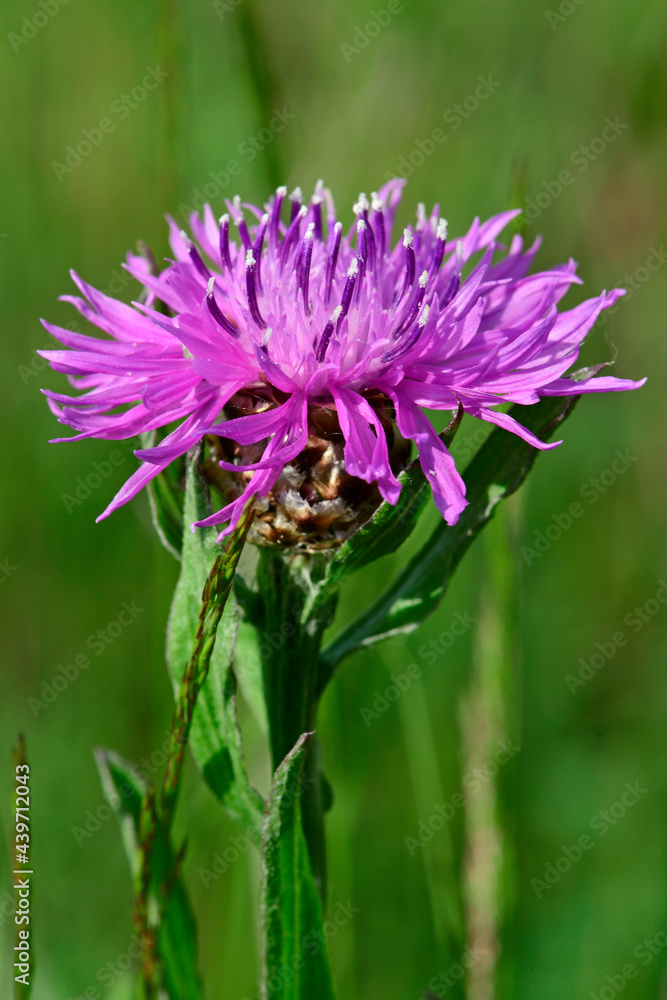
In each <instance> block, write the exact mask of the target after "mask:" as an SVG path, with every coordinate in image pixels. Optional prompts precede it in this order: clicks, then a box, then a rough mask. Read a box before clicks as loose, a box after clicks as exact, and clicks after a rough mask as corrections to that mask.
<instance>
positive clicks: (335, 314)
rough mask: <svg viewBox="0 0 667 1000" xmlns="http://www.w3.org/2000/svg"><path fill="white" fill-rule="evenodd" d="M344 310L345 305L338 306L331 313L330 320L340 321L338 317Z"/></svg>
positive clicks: (331, 321)
mask: <svg viewBox="0 0 667 1000" xmlns="http://www.w3.org/2000/svg"><path fill="white" fill-rule="evenodd" d="M342 311H343V307H342V306H336V308H335V309H334V311H333V312H332V313H331V316H329V322H330V323H337V322H338V317H339V316H340V314H341V313H342Z"/></svg>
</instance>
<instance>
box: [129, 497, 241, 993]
mask: <svg viewBox="0 0 667 1000" xmlns="http://www.w3.org/2000/svg"><path fill="white" fill-rule="evenodd" d="M253 517H254V509H253V503H252V501H251V502H250V504H249V505H248V507H247V509H246V511H245V512H244V514H243V515H242V517H241V520H240V521H239V525H238V527H237V529H236V531H235V532H234V534H233V535H231V537H230V539H229V541H228V542H227V546H226V548H225V550H224V552H222V553H221V554H220V555H218V556H217V557H216V559H215V562H214V563H213V567H212V569H211V572H210V573H209V576H208V579H207V580H206V583H205V585H204V590H203V593H202V606H201V610H200V612H199V622H198V625H197V632H196V636H195V643H194V649H193V651H192V656H191V657H190V659H189V661H188V662H187V663H186V665H185V669H184V671H183V678H182V680H181V685H180V688H179V692H178V697H177V699H176V705H175V707H174V716H173V722H172V728H171V739H170V751H171V752H170V755H169V758H168V760H167V766H166V769H165V773H164V776H163V779H162V784H161V787H160V792H159V794H156V791H155V789H153V788H151V789H149V791H148V792H147V793H146V796H145V799H144V801H143V803H142V806H141V818H140V826H139V848H138V853H139V857H138V866H137V875H136V880H135V900H134V923H135V927H136V928H137V934H138V935H139V938H140V940H141V942H142V963H141V989H142V1000H154V998H155V997H156V996H157V990H158V979H159V964H158V963H159V956H158V946H157V928H158V927H159V926H160V924H161V922H162V920H163V918H164V914H165V913H166V911H167V908H168V906H169V897H170V893H171V888H172V886H173V883H174V881H175V877H176V875H177V873H178V866H179V863H180V858H178V859H177V863H176V866H175V871H170V872H168V873H166V877H165V876H164V873H162V874H163V877H158V870H159V861H160V858H164V857H165V856H168V855H169V854H170V851H169V838H170V835H171V827H172V822H173V818H174V811H175V808H176V802H177V799H178V793H179V790H180V784H181V777H182V773H183V761H184V756H185V748H186V746H187V741H188V736H189V734H190V727H191V725H192V719H193V717H194V712H195V708H196V705H197V698H198V696H199V693H200V691H201V689H202V687H203V686H204V683H205V681H206V678H207V676H208V671H209V666H210V663H211V655H212V653H213V648H214V646H215V640H216V636H217V632H218V625H219V624H220V619H221V617H222V612H223V611H224V608H225V604H226V603H227V598H228V597H229V594H230V592H231V589H232V583H233V580H234V573H235V571H236V566H237V563H238V560H239V557H240V555H241V551H242V550H243V546H244V544H245V540H246V536H247V533H248V530H249V528H250V525H251V523H252V519H253ZM151 894H154V895H155V900H156V904H157V914H158V915H157V918H156V920H155V921H154V922H151V907H150V898H151Z"/></svg>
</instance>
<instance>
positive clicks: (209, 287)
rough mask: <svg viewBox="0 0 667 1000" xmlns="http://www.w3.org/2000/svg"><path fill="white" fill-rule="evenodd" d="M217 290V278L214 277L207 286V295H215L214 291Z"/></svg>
mask: <svg viewBox="0 0 667 1000" xmlns="http://www.w3.org/2000/svg"><path fill="white" fill-rule="evenodd" d="M214 288H215V278H214V277H213V275H211V277H210V278H209V279H208V285H207V286H206V294H207V295H213V289H214Z"/></svg>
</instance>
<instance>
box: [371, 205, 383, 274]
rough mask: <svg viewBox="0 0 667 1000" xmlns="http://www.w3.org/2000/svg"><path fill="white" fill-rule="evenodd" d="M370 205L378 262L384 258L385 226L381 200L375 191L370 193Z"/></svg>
mask: <svg viewBox="0 0 667 1000" xmlns="http://www.w3.org/2000/svg"><path fill="white" fill-rule="evenodd" d="M371 197H372V199H373V200H372V202H371V207H372V209H373V223H374V227H375V242H376V244H377V257H378V260H379V261H380V263H381V262H382V261H383V260H384V252H385V244H386V238H385V226H384V211H383V209H382V202H381V201H380V199H379V198H378V196H377V195H376V193H375V192H373V194H372V196H371Z"/></svg>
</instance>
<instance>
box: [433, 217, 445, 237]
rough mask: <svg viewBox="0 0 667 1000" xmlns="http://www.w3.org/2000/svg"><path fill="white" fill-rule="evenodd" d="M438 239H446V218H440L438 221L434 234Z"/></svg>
mask: <svg viewBox="0 0 667 1000" xmlns="http://www.w3.org/2000/svg"><path fill="white" fill-rule="evenodd" d="M435 235H436V236H437V237H438V239H439V240H443V241H444V240H446V239H447V219H440V220H439V221H438V228H437V230H436V234H435Z"/></svg>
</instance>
